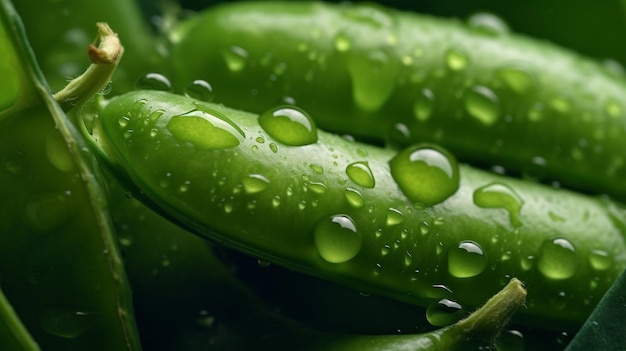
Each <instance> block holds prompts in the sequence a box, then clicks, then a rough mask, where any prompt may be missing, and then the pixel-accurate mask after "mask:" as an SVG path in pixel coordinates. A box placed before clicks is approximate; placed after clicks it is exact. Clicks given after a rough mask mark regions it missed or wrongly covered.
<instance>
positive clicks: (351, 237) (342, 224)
mask: <svg viewBox="0 0 626 351" xmlns="http://www.w3.org/2000/svg"><path fill="white" fill-rule="evenodd" d="M313 238H314V241H315V247H316V248H317V251H318V253H319V254H320V256H322V258H323V259H324V260H326V261H327V262H330V263H343V262H346V261H349V260H351V259H352V258H354V257H355V256H356V255H357V254H358V253H359V251H361V246H362V244H363V237H362V235H361V233H360V232H359V231H358V229H357V227H356V224H355V223H354V221H353V220H352V218H350V217H349V216H348V215H344V214H339V215H334V216H331V217H325V218H322V219H321V220H320V221H318V222H317V224H316V225H315V228H314V232H313Z"/></svg>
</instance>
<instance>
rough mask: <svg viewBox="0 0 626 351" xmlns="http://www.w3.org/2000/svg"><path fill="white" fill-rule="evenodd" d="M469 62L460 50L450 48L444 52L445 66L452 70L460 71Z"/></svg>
mask: <svg viewBox="0 0 626 351" xmlns="http://www.w3.org/2000/svg"><path fill="white" fill-rule="evenodd" d="M468 63H469V59H468V58H467V56H466V55H465V53H463V52H462V51H461V50H458V49H450V50H448V52H447V53H446V66H448V68H449V69H450V70H452V71H462V70H464V69H465V68H466V67H467V65H468Z"/></svg>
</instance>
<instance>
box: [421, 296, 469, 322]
mask: <svg viewBox="0 0 626 351" xmlns="http://www.w3.org/2000/svg"><path fill="white" fill-rule="evenodd" d="M464 313H465V311H464V310H463V306H461V304H459V303H458V302H456V301H452V300H450V299H441V300H439V301H437V302H433V303H431V304H430V305H428V307H427V308H426V319H427V320H428V322H429V323H430V324H432V325H434V326H436V327H445V326H448V325H451V324H454V323H456V322H458V321H459V320H460V319H461V318H463V316H464Z"/></svg>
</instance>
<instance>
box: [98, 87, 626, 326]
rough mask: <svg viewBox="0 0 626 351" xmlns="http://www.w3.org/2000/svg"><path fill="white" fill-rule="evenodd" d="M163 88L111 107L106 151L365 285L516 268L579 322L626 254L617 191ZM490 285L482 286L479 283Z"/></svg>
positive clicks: (565, 317) (532, 297) (471, 278)
mask: <svg viewBox="0 0 626 351" xmlns="http://www.w3.org/2000/svg"><path fill="white" fill-rule="evenodd" d="M256 117H257V116H256V115H253V114H249V113H245V112H241V111H236V110H232V109H228V108H226V107H223V106H221V105H214V104H208V103H203V102H201V101H198V100H195V99H191V98H187V97H184V96H180V95H175V94H171V93H166V92H158V91H134V92H131V93H128V94H125V95H123V96H119V97H116V98H114V99H112V100H110V101H109V102H108V104H107V105H106V106H105V107H104V108H103V109H102V111H101V112H100V114H99V116H98V118H97V124H96V125H95V130H93V138H94V142H96V143H98V144H99V146H97V148H96V152H97V153H98V154H99V155H100V158H101V160H102V161H103V162H105V163H108V164H109V166H110V168H111V169H113V170H114V172H115V173H116V175H117V177H118V179H120V180H121V181H124V182H125V183H126V186H127V187H129V188H130V189H131V191H133V192H134V193H135V194H137V196H141V197H142V198H143V200H144V201H145V202H146V203H149V204H151V205H152V206H154V207H155V208H158V209H160V211H161V212H163V213H165V214H167V215H169V216H170V217H172V218H174V219H176V220H177V221H179V222H180V223H182V224H184V225H185V226H187V227H189V228H191V229H193V230H194V231H196V232H198V233H200V234H202V235H204V236H206V237H208V238H211V239H213V240H215V241H218V242H220V243H224V244H226V245H229V246H232V247H235V248H238V249H240V250H243V251H245V252H247V253H250V254H253V255H256V256H258V257H259V258H261V259H264V260H269V261H271V262H277V263H279V264H281V265H285V266H288V267H290V268H293V269H297V270H300V271H302V272H306V273H309V274H312V275H317V276H321V277H324V278H327V279H330V280H334V281H337V282H340V283H343V284H346V285H349V286H352V287H353V288H356V289H358V290H360V291H363V292H371V293H377V294H382V295H386V296H390V297H393V298H396V299H399V300H402V301H407V302H411V303H415V304H418V305H422V306H427V305H428V304H430V303H433V302H436V301H438V300H439V299H441V291H442V289H440V288H441V287H442V286H444V287H445V289H443V290H446V291H451V294H450V295H449V297H447V298H449V299H450V300H454V301H456V302H458V303H459V304H460V305H461V306H463V307H464V308H467V309H471V308H472V307H474V306H477V305H479V304H480V303H481V301H484V300H486V299H487V298H488V297H489V296H491V295H492V294H493V293H495V291H498V290H499V288H500V287H501V286H502V285H503V284H504V283H505V282H506V281H507V280H508V279H509V277H513V276H515V277H519V279H520V280H522V281H524V282H525V283H526V284H527V285H528V288H529V297H528V300H527V306H528V308H527V309H525V310H523V311H521V313H520V317H521V318H520V321H523V322H526V323H533V324H534V325H544V326H547V327H552V328H575V327H577V326H579V325H580V324H581V323H582V322H583V321H584V319H585V318H586V316H588V314H589V313H590V311H591V310H592V309H593V307H594V306H595V304H596V303H597V301H598V300H599V299H600V297H601V296H602V294H603V293H604V292H605V291H606V290H607V289H608V287H609V286H610V285H611V283H612V282H613V281H614V280H615V279H616V277H617V276H618V274H619V273H620V272H621V270H622V269H623V268H624V267H625V266H626V250H625V248H626V243H625V242H624V241H625V239H624V235H623V234H624V230H625V228H626V227H625V226H624V216H625V215H624V212H623V210H621V209H620V208H619V207H617V205H615V204H614V203H612V202H609V201H608V200H605V199H599V198H591V197H586V196H583V195H580V194H577V193H573V192H570V191H567V190H564V189H555V188H552V187H548V186H543V185H540V184H535V183H528V182H525V181H521V180H517V179H512V178H506V177H502V176H498V175H494V174H490V173H487V172H483V171H479V170H476V169H473V168H470V167H468V166H465V165H457V163H456V161H455V160H454V158H453V157H452V156H451V155H450V154H448V153H447V152H445V151H444V150H441V149H439V148H437V147H435V146H432V145H428V144H426V145H416V146H412V147H409V148H407V149H405V150H403V151H401V152H395V151H392V150H388V149H381V148H377V147H373V146H369V145H366V144H360V143H356V142H353V141H350V140H347V139H345V138H342V137H339V136H336V135H331V134H327V133H325V132H322V131H319V130H316V128H315V125H314V124H313V122H312V120H311V119H310V118H309V117H308V115H306V113H304V112H303V111H300V110H297V109H294V108H291V107H278V108H275V109H272V110H269V111H267V112H265V113H263V114H262V115H260V116H259V117H258V119H257V118H256ZM477 287H478V288H477Z"/></svg>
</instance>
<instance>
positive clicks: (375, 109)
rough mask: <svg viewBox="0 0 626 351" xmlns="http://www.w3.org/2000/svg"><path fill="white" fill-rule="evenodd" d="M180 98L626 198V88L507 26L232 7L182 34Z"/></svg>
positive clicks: (366, 12) (308, 6)
mask: <svg viewBox="0 0 626 351" xmlns="http://www.w3.org/2000/svg"><path fill="white" fill-rule="evenodd" d="M170 36H171V39H172V42H173V48H172V54H171V57H172V61H173V62H174V65H175V70H174V72H175V75H174V76H173V77H172V79H173V80H174V81H175V86H176V88H177V89H178V90H179V91H183V90H184V89H185V86H187V85H190V86H191V89H192V91H193V88H194V85H193V82H194V81H195V80H199V79H200V80H206V81H207V82H209V83H210V85H211V86H212V88H213V91H214V94H215V101H217V102H220V103H224V104H225V105H227V106H231V107H234V108H238V109H242V110H247V111H252V112H256V113H261V112H263V111H264V110H266V109H268V108H270V107H272V106H274V105H276V104H279V103H281V102H289V103H291V104H296V105H297V106H299V107H301V108H303V109H304V110H306V111H308V112H309V113H310V114H311V117H312V118H313V119H315V120H316V122H317V124H318V125H319V126H320V127H321V128H323V129H325V130H329V131H334V132H338V133H348V134H350V135H354V136H357V137H361V138H365V139H368V140H378V141H381V140H386V141H388V142H390V143H391V144H394V145H400V146H407V145H410V144H412V143H415V142H435V143H438V144H441V145H443V146H444V147H446V148H447V149H449V150H450V151H452V152H453V153H454V154H455V155H457V156H458V157H459V158H460V159H461V160H463V161H467V162H470V163H474V164H477V165H480V166H481V167H484V166H486V167H493V166H498V167H503V168H504V169H505V170H506V171H507V172H509V173H511V174H520V173H523V174H525V175H527V176H530V177H533V178H538V179H542V180H544V181H546V182H550V181H558V182H560V183H561V184H563V185H566V186H568V187H573V188H576V189H580V190H583V191H586V192H591V193H605V194H609V195H610V196H615V197H617V198H620V199H626V185H625V184H624V182H623V181H622V179H624V177H626V162H624V161H625V160H624V156H623V150H624V149H625V148H626V141H625V139H624V138H623V137H622V136H623V134H624V128H623V125H624V123H625V121H626V105H624V98H623V97H624V96H626V84H625V82H624V79H623V77H615V76H612V73H611V72H610V71H609V70H607V69H605V68H604V67H603V66H601V65H600V64H599V63H596V62H593V61H591V60H590V59H586V58H584V57H581V56H580V55H577V54H576V53H574V52H570V51H567V50H566V49H562V48H559V47H556V46H555V45H551V44H549V43H545V42H542V41H540V40H533V39H530V38H526V37H522V36H519V35H514V34H512V33H508V32H506V30H497V28H491V29H489V28H484V27H479V28H475V27H470V26H467V25H464V24H463V23H460V22H459V21H454V20H446V19H439V18H433V17H429V16H426V15H419V14H414V13H408V12H399V11H394V10H391V9H385V8H382V7H380V6H370V5H366V6H363V5H331V4H325V3H322V2H301V3H296V2H253V3H232V4H225V5H221V6H215V7H213V8H209V9H207V10H206V11H204V12H202V13H200V14H199V15H198V16H196V17H195V18H191V19H190V20H189V21H187V22H185V23H182V24H181V25H180V26H179V27H178V28H177V29H175V30H174V31H173V32H172V33H171V35H170Z"/></svg>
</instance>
